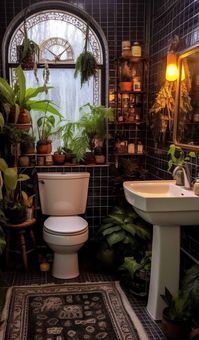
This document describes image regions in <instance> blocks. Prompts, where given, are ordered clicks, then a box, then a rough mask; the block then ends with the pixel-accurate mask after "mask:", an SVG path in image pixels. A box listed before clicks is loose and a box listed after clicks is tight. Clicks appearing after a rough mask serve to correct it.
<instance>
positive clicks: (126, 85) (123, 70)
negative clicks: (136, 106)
mask: <svg viewBox="0 0 199 340" xmlns="http://www.w3.org/2000/svg"><path fill="white" fill-rule="evenodd" d="M119 86H120V91H122V92H129V91H131V90H132V73H131V68H130V66H129V63H128V61H127V60H125V61H124V62H122V63H121V65H120V83H119Z"/></svg>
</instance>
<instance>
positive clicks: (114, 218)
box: [97, 207, 151, 267]
mask: <svg viewBox="0 0 199 340" xmlns="http://www.w3.org/2000/svg"><path fill="white" fill-rule="evenodd" d="M150 239H151V232H150V227H149V225H147V223H146V222H145V221H143V220H142V219H141V218H140V217H139V216H138V215H137V214H136V212H135V211H133V209H131V208H130V209H125V208H120V207H116V208H114V209H113V211H112V212H111V213H110V214H109V215H108V216H107V217H106V218H105V219H104V220H103V222H102V225H101V226H100V228H99V229H98V232H97V241H98V242H99V245H100V247H99V253H98V258H99V259H100V257H101V259H102V261H103V259H104V260H106V259H107V260H109V257H110V256H112V257H113V259H115V260H116V262H117V260H118V263H116V265H117V267H118V266H119V265H121V264H122V263H123V262H124V258H125V257H127V256H133V255H135V254H137V256H138V257H139V256H143V253H144V252H145V250H146V248H147V246H148V244H149V240H150ZM106 255H107V256H106ZM103 257H104V258H103Z"/></svg>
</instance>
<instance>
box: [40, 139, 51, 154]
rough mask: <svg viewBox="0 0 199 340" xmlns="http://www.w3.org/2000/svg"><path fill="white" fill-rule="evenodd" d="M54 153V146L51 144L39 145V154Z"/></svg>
mask: <svg viewBox="0 0 199 340" xmlns="http://www.w3.org/2000/svg"><path fill="white" fill-rule="evenodd" d="M51 152H52V144H51V143H50V142H49V143H47V144H45V143H37V153H38V154H49V153H51Z"/></svg>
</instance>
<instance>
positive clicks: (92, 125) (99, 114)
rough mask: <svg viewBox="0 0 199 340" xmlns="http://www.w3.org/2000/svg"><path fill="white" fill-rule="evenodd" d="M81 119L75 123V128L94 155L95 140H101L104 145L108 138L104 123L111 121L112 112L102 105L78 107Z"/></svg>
mask: <svg viewBox="0 0 199 340" xmlns="http://www.w3.org/2000/svg"><path fill="white" fill-rule="evenodd" d="M80 112H81V118H80V119H79V121H78V122H77V127H78V129H79V130H80V131H81V135H82V136H85V139H87V143H88V148H89V149H90V151H91V152H92V153H94V147H95V140H96V139H97V140H98V142H99V140H101V145H103V144H104V141H105V138H107V137H108V135H107V130H106V126H105V121H106V120H109V121H113V120H114V118H113V111H112V109H111V108H107V107H105V106H103V105H99V106H93V105H91V104H90V103H87V104H86V105H83V106H82V107H80Z"/></svg>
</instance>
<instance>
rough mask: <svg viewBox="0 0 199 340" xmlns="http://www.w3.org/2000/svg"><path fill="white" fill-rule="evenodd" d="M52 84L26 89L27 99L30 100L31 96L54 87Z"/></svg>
mask: <svg viewBox="0 0 199 340" xmlns="http://www.w3.org/2000/svg"><path fill="white" fill-rule="evenodd" d="M52 88H53V87H52V86H47V87H46V86H39V87H37V88H34V87H29V88H28V89H27V90H26V94H25V99H26V101H28V100H29V99H30V98H34V97H36V96H37V95H38V94H39V93H44V92H46V90H49V89H52Z"/></svg>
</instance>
